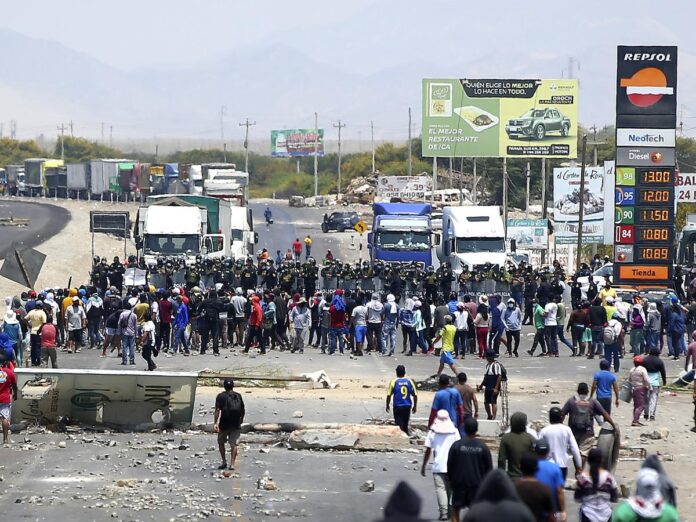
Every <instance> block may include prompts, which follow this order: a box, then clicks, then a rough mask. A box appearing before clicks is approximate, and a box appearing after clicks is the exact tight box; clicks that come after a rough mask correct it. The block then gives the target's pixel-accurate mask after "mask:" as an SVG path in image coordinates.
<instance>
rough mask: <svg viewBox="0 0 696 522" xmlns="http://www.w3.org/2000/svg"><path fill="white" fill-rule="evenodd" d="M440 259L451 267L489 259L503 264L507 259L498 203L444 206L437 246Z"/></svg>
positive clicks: (455, 268)
mask: <svg viewBox="0 0 696 522" xmlns="http://www.w3.org/2000/svg"><path fill="white" fill-rule="evenodd" d="M437 255H438V259H439V260H440V262H442V263H444V262H449V263H450V266H451V267H452V271H453V272H454V273H456V274H459V273H461V271H462V269H463V268H464V267H466V268H467V269H469V270H473V269H474V268H475V267H479V266H484V265H486V264H487V263H490V265H491V266H498V267H499V268H504V267H505V263H506V261H507V251H506V248H505V227H504V225H503V218H502V217H501V215H500V207H498V206H473V205H465V206H458V207H444V208H443V209H442V241H441V244H440V245H439V246H438V248H437Z"/></svg>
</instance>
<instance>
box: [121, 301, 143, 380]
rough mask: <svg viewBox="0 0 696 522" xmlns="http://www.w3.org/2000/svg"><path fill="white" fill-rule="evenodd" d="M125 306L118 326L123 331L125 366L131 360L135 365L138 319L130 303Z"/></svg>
mask: <svg viewBox="0 0 696 522" xmlns="http://www.w3.org/2000/svg"><path fill="white" fill-rule="evenodd" d="M123 308H124V310H123V312H121V315H120V316H119V318H118V328H119V331H120V332H121V365H123V366H125V365H126V364H128V362H129V361H130V364H131V365H134V364H135V337H136V335H137V331H138V319H137V317H136V315H135V312H134V311H133V310H132V309H131V305H130V304H129V303H124V304H123Z"/></svg>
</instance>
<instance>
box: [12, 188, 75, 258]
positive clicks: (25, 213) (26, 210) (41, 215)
mask: <svg viewBox="0 0 696 522" xmlns="http://www.w3.org/2000/svg"><path fill="white" fill-rule="evenodd" d="M8 217H13V218H23V219H30V220H31V221H30V222H29V225H28V226H27V227H2V228H1V229H0V233H1V236H2V242H0V257H2V258H4V257H5V254H7V252H8V251H9V249H10V246H11V245H12V243H13V242H18V243H20V244H22V245H24V246H27V247H35V246H36V245H38V244H40V243H42V242H44V241H46V240H47V239H49V238H51V237H53V236H54V235H56V234H58V233H59V232H60V231H61V230H62V229H63V227H64V226H65V225H66V224H67V222H68V221H69V220H70V212H69V211H68V210H66V209H64V208H61V207H57V206H55V205H50V204H47V203H43V202H42V203H30V202H25V201H12V200H10V199H8V198H2V199H0V218H8Z"/></svg>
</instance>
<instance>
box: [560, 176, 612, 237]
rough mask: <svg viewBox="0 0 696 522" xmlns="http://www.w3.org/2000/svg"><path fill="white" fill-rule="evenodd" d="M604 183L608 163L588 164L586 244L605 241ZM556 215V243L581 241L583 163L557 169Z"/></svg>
mask: <svg viewBox="0 0 696 522" xmlns="http://www.w3.org/2000/svg"><path fill="white" fill-rule="evenodd" d="M604 184H605V179H604V167H585V190H584V195H585V198H584V199H585V201H584V205H583V206H584V211H583V212H584V214H583V227H582V228H583V232H582V233H583V236H582V243H583V244H584V245H589V244H595V243H596V244H602V243H603V242H604V205H605V198H604ZM609 204H611V203H609ZM553 219H554V237H555V240H556V243H557V244H558V243H560V244H568V243H571V244H575V243H577V241H578V228H579V221H580V167H567V168H566V167H561V168H555V169H553Z"/></svg>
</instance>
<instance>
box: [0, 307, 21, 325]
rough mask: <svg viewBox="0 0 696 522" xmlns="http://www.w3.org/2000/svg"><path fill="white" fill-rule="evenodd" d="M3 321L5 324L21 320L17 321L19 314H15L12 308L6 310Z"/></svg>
mask: <svg viewBox="0 0 696 522" xmlns="http://www.w3.org/2000/svg"><path fill="white" fill-rule="evenodd" d="M3 321H4V322H5V324H17V323H18V322H19V321H17V314H15V313H14V312H13V311H12V310H8V311H7V312H5V317H4V319H3Z"/></svg>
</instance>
